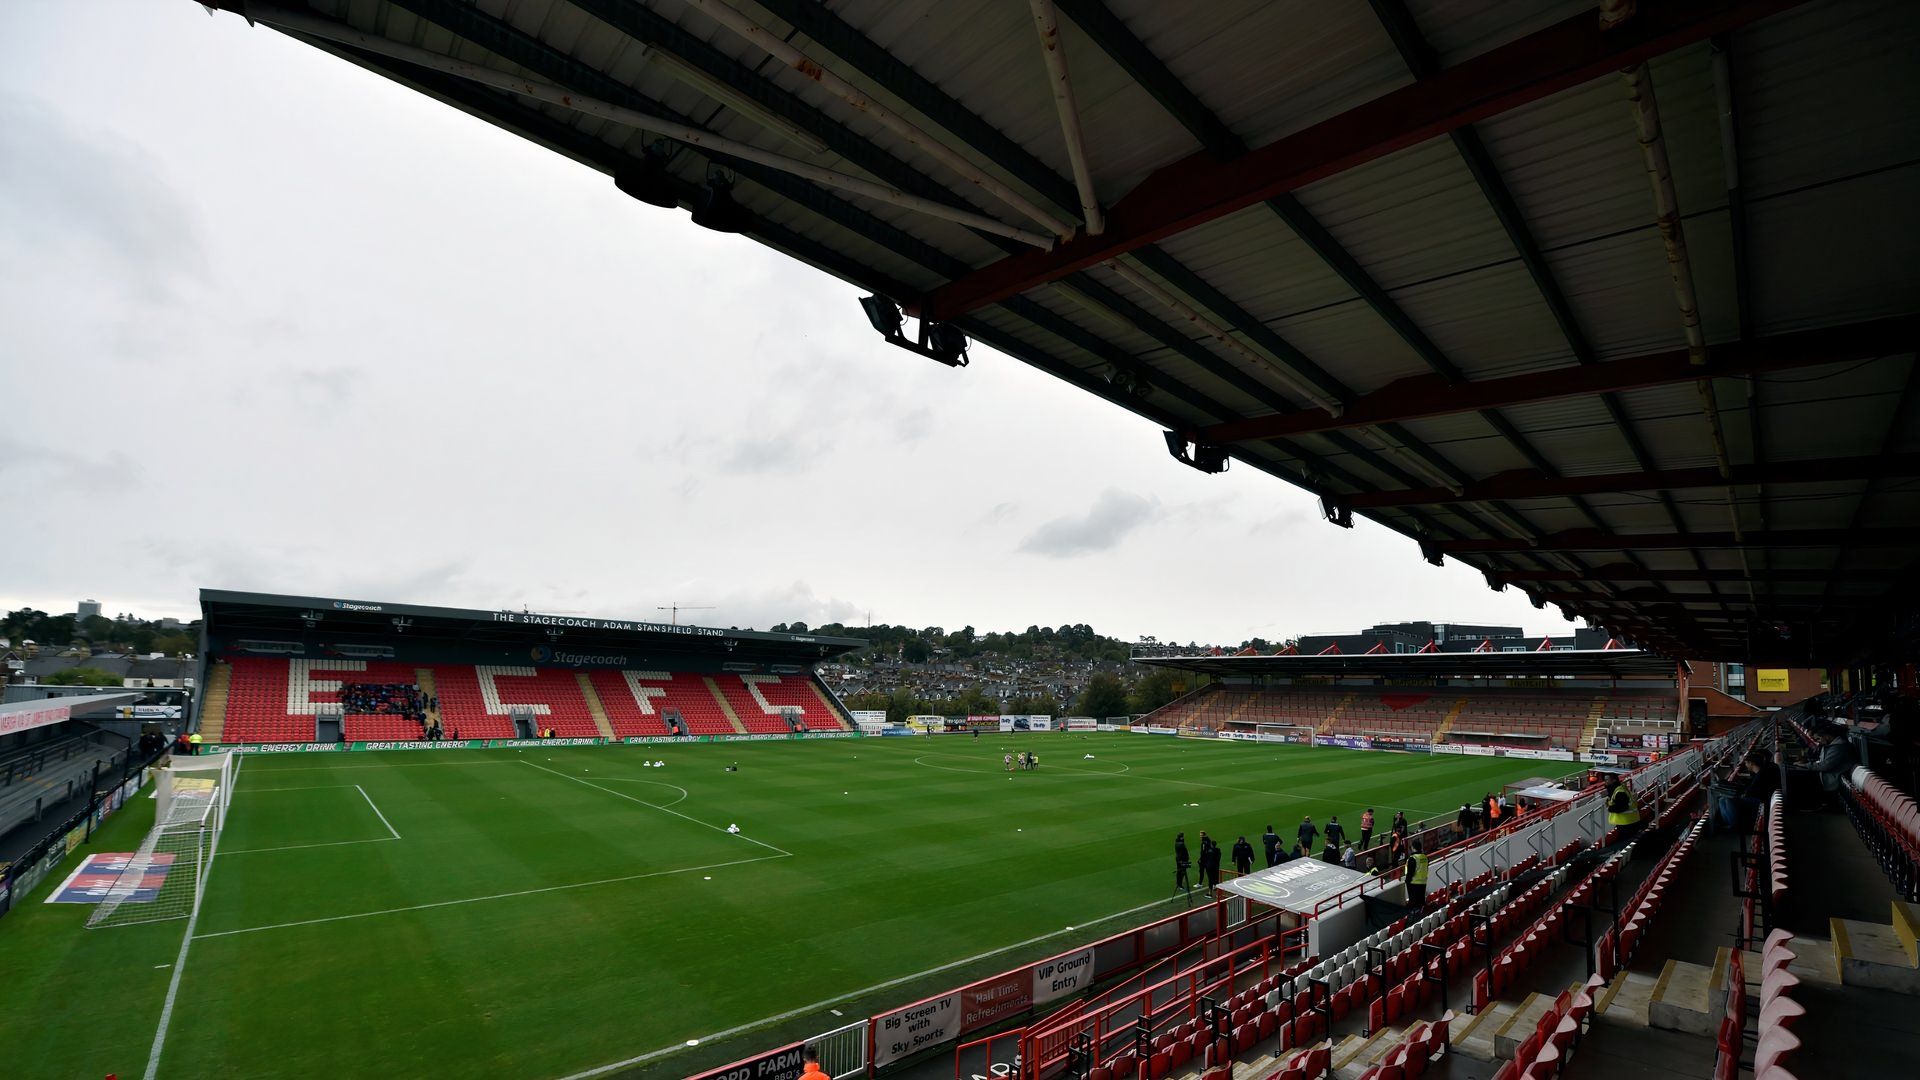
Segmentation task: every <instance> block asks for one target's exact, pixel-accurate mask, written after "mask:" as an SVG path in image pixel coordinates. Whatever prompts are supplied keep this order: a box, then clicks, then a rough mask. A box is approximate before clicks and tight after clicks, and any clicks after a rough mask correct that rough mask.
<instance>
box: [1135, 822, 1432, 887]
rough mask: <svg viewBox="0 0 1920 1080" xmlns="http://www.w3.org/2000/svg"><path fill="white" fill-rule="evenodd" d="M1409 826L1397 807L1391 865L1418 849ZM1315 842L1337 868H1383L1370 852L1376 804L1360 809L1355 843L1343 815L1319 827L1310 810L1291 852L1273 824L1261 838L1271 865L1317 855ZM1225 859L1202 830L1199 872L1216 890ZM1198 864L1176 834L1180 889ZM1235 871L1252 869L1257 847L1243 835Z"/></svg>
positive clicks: (1235, 848)
mask: <svg viewBox="0 0 1920 1080" xmlns="http://www.w3.org/2000/svg"><path fill="white" fill-rule="evenodd" d="M1409 828H1410V826H1409V825H1408V823H1407V815H1406V812H1405V811H1396V812H1395V813H1394V815H1393V822H1392V823H1391V824H1390V825H1388V826H1387V832H1388V842H1387V849H1388V860H1387V861H1388V865H1393V864H1395V863H1398V862H1399V861H1400V860H1401V859H1402V858H1405V857H1406V856H1407V855H1409V854H1412V853H1414V852H1418V851H1419V845H1418V844H1417V843H1413V844H1410V843H1409V842H1408V830H1409ZM1316 840H1324V846H1323V847H1321V849H1320V855H1319V858H1320V860H1321V861H1322V862H1327V863H1332V864H1334V865H1336V866H1345V867H1347V868H1349V869H1352V870H1363V869H1364V870H1368V871H1369V872H1371V873H1375V874H1377V873H1380V872H1381V869H1382V867H1381V866H1380V863H1379V861H1378V859H1377V858H1374V857H1372V856H1370V855H1368V854H1365V853H1367V852H1369V849H1371V848H1372V846H1373V808H1372V807H1368V808H1367V809H1366V810H1364V811H1362V812H1361V814H1360V835H1359V837H1358V839H1355V840H1353V841H1352V842H1349V838H1348V833H1347V828H1346V826H1344V825H1342V824H1340V815H1338V814H1335V815H1333V816H1332V817H1329V818H1328V819H1327V826H1326V828H1325V829H1324V830H1323V829H1321V828H1320V827H1319V826H1317V825H1315V824H1314V823H1313V815H1311V814H1308V815H1307V816H1306V817H1305V818H1304V819H1303V820H1302V821H1301V822H1300V828H1299V831H1298V836H1297V839H1296V840H1295V842H1294V845H1293V848H1292V849H1291V850H1287V849H1286V848H1285V847H1284V844H1285V841H1283V840H1281V839H1280V834H1279V833H1277V832H1275V831H1274V829H1273V826H1271V825H1269V826H1267V831H1266V832H1265V833H1263V834H1261V837H1260V843H1261V846H1262V847H1263V848H1265V849H1266V856H1267V865H1268V866H1270V867H1272V866H1279V865H1280V864H1281V863H1284V862H1291V861H1292V860H1294V859H1310V858H1313V857H1314V855H1313V848H1314V842H1315V841H1316ZM1220 861H1221V848H1220V845H1219V843H1217V842H1216V841H1215V840H1214V839H1213V838H1212V837H1210V836H1208V835H1207V834H1206V832H1205V831H1204V830H1203V831H1202V832H1201V833H1200V860H1199V864H1198V866H1199V874H1200V878H1199V884H1200V885H1201V886H1203V887H1205V888H1208V889H1211V888H1213V887H1214V886H1216V885H1218V884H1220ZM1363 861H1365V862H1368V863H1371V864H1372V865H1370V866H1362V865H1361V863H1362V862H1363ZM1193 866H1194V861H1193V857H1192V854H1191V853H1190V852H1189V851H1188V849H1187V834H1186V833H1183V832H1182V833H1175V834H1174V837H1173V874H1174V888H1175V889H1177V890H1182V891H1184V890H1187V889H1190V888H1192V885H1191V884H1190V883H1189V882H1188V878H1187V875H1188V871H1189V870H1190V869H1192V868H1193ZM1233 869H1234V872H1235V874H1236V875H1238V876H1244V875H1246V874H1251V873H1253V845H1252V844H1251V843H1249V842H1248V840H1247V838H1246V836H1245V835H1244V834H1243V835H1242V836H1241V837H1240V838H1239V839H1238V840H1236V841H1234V844H1233Z"/></svg>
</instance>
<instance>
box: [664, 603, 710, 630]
mask: <svg viewBox="0 0 1920 1080" xmlns="http://www.w3.org/2000/svg"><path fill="white" fill-rule="evenodd" d="M653 610H655V611H664V612H666V613H667V625H669V626H679V625H680V613H681V612H683V611H712V610H713V605H711V604H666V605H656V606H655V607H654V609H653Z"/></svg>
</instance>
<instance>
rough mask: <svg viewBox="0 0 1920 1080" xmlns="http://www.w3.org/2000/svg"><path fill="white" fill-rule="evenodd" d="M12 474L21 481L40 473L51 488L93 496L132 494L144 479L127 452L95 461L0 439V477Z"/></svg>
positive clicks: (81, 455) (120, 452) (70, 452)
mask: <svg viewBox="0 0 1920 1080" xmlns="http://www.w3.org/2000/svg"><path fill="white" fill-rule="evenodd" d="M9 473H15V474H20V475H21V477H22V478H24V477H25V476H26V475H29V474H38V475H40V476H41V477H42V478H44V480H45V481H46V482H47V483H48V484H49V485H50V486H51V487H56V488H58V487H65V488H70V489H75V490H78V491H80V492H83V493H86V494H94V495H97V494H104V493H109V492H125V491H131V490H133V489H134V488H135V487H136V486H138V484H139V482H140V479H141V476H142V472H141V469H140V466H139V465H138V464H137V463H135V461H134V460H133V459H132V458H131V457H129V456H128V455H127V454H126V453H125V452H124V451H120V450H114V451H111V452H109V453H108V454H107V455H106V456H104V457H99V458H95V457H89V456H86V455H84V454H78V453H74V452H73V451H70V450H59V449H55V448H54V447H50V446H31V445H28V444H27V443H23V442H20V441H18V440H15V439H8V438H5V437H0V476H6V475H7V474H9Z"/></svg>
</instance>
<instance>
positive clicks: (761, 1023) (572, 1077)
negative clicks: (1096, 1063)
mask: <svg viewBox="0 0 1920 1080" xmlns="http://www.w3.org/2000/svg"><path fill="white" fill-rule="evenodd" d="M1178 899H1180V898H1179V897H1177V896H1176V897H1172V898H1169V899H1166V900H1154V901H1152V902H1150V903H1145V904H1141V905H1140V906H1139V907H1130V908H1128V909H1127V910H1125V911H1116V912H1114V913H1113V914H1111V915H1101V916H1099V917H1098V918H1094V919H1089V920H1087V921H1086V922H1082V923H1075V924H1074V927H1075V929H1079V930H1084V929H1086V928H1087V927H1089V926H1097V925H1099V924H1100V923H1103V922H1111V921H1112V920H1114V919H1120V918H1125V917H1126V916H1128V915H1134V914H1137V913H1139V912H1142V911H1145V910H1147V909H1148V908H1156V907H1160V906H1161V905H1163V904H1170V903H1173V902H1174V901H1176V900H1178ZM1071 932H1072V931H1069V930H1064V929H1062V930H1054V931H1052V932H1050V933H1045V934H1041V935H1040V936H1039V937H1032V938H1028V939H1027V940H1025V941H1016V942H1014V943H1013V944H1011V945H1002V946H1001V947H999V948H997V949H989V950H988V951H986V952H983V953H975V954H974V955H972V956H969V957H966V958H964V959H961V960H955V961H953V962H952V963H948V964H941V965H940V966H939V967H930V968H928V969H926V970H925V971H916V972H914V973H913V974H911V975H902V976H900V977H899V978H897V979H888V980H887V981H886V982H882V983H874V984H873V985H872V986H868V987H865V988H863V989H860V990H850V991H848V992H847V993H844V994H841V995H839V996H838V997H830V998H827V999H825V1000H824V1001H816V1002H814V1003H813V1004H811V1005H802V1006H800V1007H799V1008H797V1009H788V1010H787V1011H786V1012H783V1013H780V1014H778V1015H775V1016H767V1017H762V1018H761V1019H759V1020H753V1021H749V1022H748V1023H745V1024H739V1025H736V1026H734V1027H730V1028H728V1029H726V1030H725V1031H716V1032H714V1033H713V1034H711V1035H703V1036H701V1037H700V1038H699V1040H698V1041H699V1042H701V1043H709V1042H712V1041H713V1040H715V1039H726V1038H731V1037H732V1036H735V1035H741V1034H744V1033H746V1032H749V1031H754V1030H756V1029H758V1028H763V1027H766V1026H768V1025H770V1024H778V1023H782V1022H784V1021H787V1020H791V1019H793V1018H794V1017H796V1016H805V1015H806V1014H807V1013H810V1012H816V1011H818V1010H820V1009H825V1008H828V1007H830V1006H833V1005H838V1004H840V1003H841V1002H843V1001H852V1000H854V999H855V998H859V997H863V996H865V995H867V994H872V993H877V992H879V991H881V990H890V989H892V988H893V987H896V986H899V985H901V984H903V983H910V982H912V981H913V980H915V979H922V978H925V977H927V976H928V975H938V974H940V973H941V972H943V971H951V970H953V969H954V968H957V967H965V966H966V965H968V964H972V963H976V962H978V961H981V960H985V959H987V958H989V957H993V956H998V955H1000V954H1001V953H1003V952H1011V951H1013V950H1014V949H1024V948H1026V947H1027V946H1029V945H1038V944H1040V943H1041V942H1043V941H1047V940H1050V939H1052V938H1056V937H1059V936H1060V935H1061V934H1066V933H1071ZM686 1048H687V1044H686V1043H684V1042H681V1043H675V1044H674V1045H672V1046H666V1047H662V1048H660V1049H658V1050H655V1051H652V1052H651V1053H646V1054H641V1055H639V1056H637V1057H630V1058H627V1059H626V1060H625V1061H615V1062H612V1063H610V1064H607V1065H601V1066H599V1067H597V1068H593V1069H588V1070H587V1071H585V1072H577V1073H569V1074H568V1075H566V1076H563V1077H561V1078H560V1080H587V1078H588V1077H594V1076H604V1075H606V1074H607V1073H610V1072H616V1071H618V1070H620V1069H625V1068H630V1067H632V1066H634V1065H640V1064H643V1063H645V1062H649V1061H652V1060H654V1059H655V1058H663V1057H666V1056H667V1055H668V1054H676V1053H679V1052H680V1051H682V1050H685V1049H686Z"/></svg>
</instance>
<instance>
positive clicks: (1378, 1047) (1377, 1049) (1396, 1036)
mask: <svg viewBox="0 0 1920 1080" xmlns="http://www.w3.org/2000/svg"><path fill="white" fill-rule="evenodd" d="M1405 1038H1407V1030H1405V1028H1380V1030H1377V1032H1373V1036H1369V1038H1367V1040H1363V1042H1361V1045H1359V1047H1357V1049H1354V1051H1352V1053H1348V1057H1346V1059H1344V1061H1342V1059H1340V1053H1338V1051H1334V1055H1332V1074H1334V1078H1336V1080H1357V1076H1359V1074H1361V1072H1365V1070H1369V1068H1373V1067H1375V1065H1379V1063H1380V1059H1382V1057H1386V1053H1388V1051H1392V1049H1394V1047H1396V1045H1400V1043H1402V1042H1404V1040H1405Z"/></svg>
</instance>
